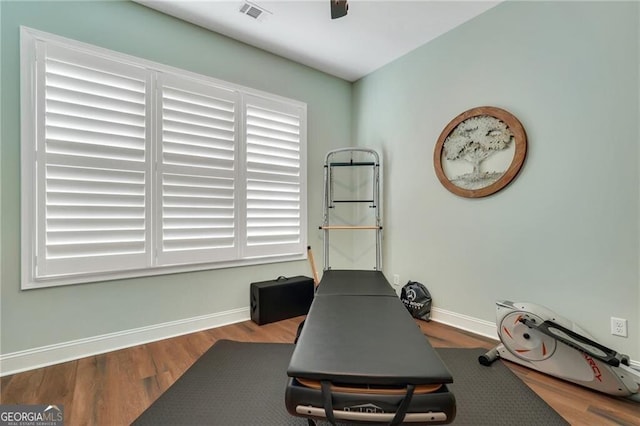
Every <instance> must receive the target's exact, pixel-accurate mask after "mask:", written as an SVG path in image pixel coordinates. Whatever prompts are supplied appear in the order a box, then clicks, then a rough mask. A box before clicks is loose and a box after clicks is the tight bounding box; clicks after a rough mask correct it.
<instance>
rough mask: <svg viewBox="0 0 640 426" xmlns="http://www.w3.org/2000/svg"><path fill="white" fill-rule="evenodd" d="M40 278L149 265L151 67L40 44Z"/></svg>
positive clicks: (38, 172)
mask: <svg viewBox="0 0 640 426" xmlns="http://www.w3.org/2000/svg"><path fill="white" fill-rule="evenodd" d="M37 53H38V59H39V64H40V66H39V67H38V71H37V74H36V79H37V81H38V85H39V86H40V87H41V88H42V89H41V90H40V91H39V93H38V98H37V101H36V102H37V105H38V108H39V110H40V112H41V114H42V117H43V118H44V120H42V122H41V123H39V124H40V126H39V129H38V130H39V133H38V135H37V152H38V160H39V161H38V163H37V181H38V183H39V186H38V194H37V225H36V226H37V228H38V234H37V259H38V260H37V262H36V267H37V273H38V274H39V275H43V276H49V275H53V276H55V275H60V274H84V273H88V272H102V271H111V270H113V269H114V268H118V269H120V270H122V269H133V268H142V267H145V266H147V265H148V260H149V252H148V246H147V240H148V233H149V228H148V216H147V200H148V196H147V189H146V185H147V183H148V169H147V163H148V162H147V156H148V147H147V132H146V129H145V126H146V123H145V122H146V115H147V89H148V87H147V85H148V84H147V80H146V78H147V77H146V73H145V70H144V69H142V68H139V67H134V66H131V65H125V64H122V63H118V62H114V61H108V60H106V61H105V60H103V59H102V58H100V57H98V56H93V55H90V54H87V53H81V52H79V51H75V50H73V49H69V48H65V47H60V46H56V45H48V46H44V45H40V46H39V49H38V52H37Z"/></svg>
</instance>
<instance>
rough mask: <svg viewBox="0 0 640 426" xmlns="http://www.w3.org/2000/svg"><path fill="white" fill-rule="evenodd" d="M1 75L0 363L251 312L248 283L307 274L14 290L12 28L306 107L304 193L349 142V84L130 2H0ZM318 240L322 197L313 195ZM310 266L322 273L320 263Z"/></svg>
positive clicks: (262, 270)
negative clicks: (89, 340)
mask: <svg viewBox="0 0 640 426" xmlns="http://www.w3.org/2000/svg"><path fill="white" fill-rule="evenodd" d="M0 8H1V9H0V10H1V13H0V16H1V19H2V20H1V23H2V26H1V27H2V28H1V33H0V36H1V38H2V41H1V43H2V44H1V49H2V52H1V61H2V63H1V65H2V75H1V78H2V80H1V82H2V99H1V101H2V104H1V107H2V109H1V111H2V116H1V119H2V128H1V131H2V133H1V137H2V146H1V155H0V158H1V161H2V162H1V175H0V176H1V197H2V200H1V204H2V209H3V210H2V216H1V221H2V222H1V238H2V239H1V243H2V264H1V267H2V271H1V274H0V276H1V288H0V291H1V296H2V297H1V298H0V299H1V301H0V310H1V317H0V327H1V329H0V335H1V342H0V344H1V352H2V353H3V354H7V353H12V352H15V351H20V350H25V349H29V348H37V347H41V346H44V345H49V344H56V343H62V342H67V341H71V340H75V339H80V338H85V337H91V336H97V335H102V334H105V333H111V332H118V331H123V330H130V329H135V328H138V327H144V326H147V325H153V324H159V323H164V322H169V321H174V320H180V319H186V318H191V317H197V316H200V315H207V314H212V313H217V312H225V311H228V310H232V309H237V308H243V307H247V306H248V303H249V283H250V282H252V281H262V280H267V279H272V278H275V277H277V276H279V275H298V274H305V275H308V276H310V275H311V272H310V269H309V266H308V264H307V263H306V262H288V263H281V264H274V265H269V266H259V267H245V268H232V269H224V270H217V271H206V272H195V273H188V274H180V275H167V276H160V277H152V278H140V279H131V280H121V281H113V282H109V283H95V284H85V285H75V286H66V287H59V288H50V289H41V290H30V291H20V290H19V288H20V270H19V264H20V250H19V248H20V239H19V237H20V233H19V230H20V184H19V182H20V180H19V178H20V171H19V170H20V168H19V167H20V166H19V160H20V156H19V147H20V132H19V129H20V116H19V106H20V99H19V81H20V80H19V79H20V74H19V25H25V26H28V27H32V28H35V29H38V30H42V31H47V32H51V33H54V34H57V35H60V36H63V37H68V38H72V39H76V40H79V41H82V42H86V43H91V44H94V45H97V46H100V47H104V48H108V49H112V50H116V51H119V52H123V53H126V54H130V55H135V56H138V57H141V58H144V59H148V60H151V61H156V62H160V63H164V64H168V65H171V66H175V67H179V68H183V69H187V70H190V71H193V72H197V73H201V74H205V75H209V76H212V77H215V78H219V79H222V80H226V81H229V82H233V83H236V84H240V85H245V86H248V87H252V88H255V89H260V90H265V91H268V92H270V93H275V94H277V95H281V96H286V97H290V98H293V99H297V100H300V101H303V102H306V103H307V108H308V123H309V124H308V164H309V173H308V179H309V187H310V188H321V187H322V161H323V158H324V154H325V151H326V150H327V149H329V147H331V146H335V147H338V146H344V145H345V144H347V143H348V139H349V136H350V134H351V127H350V126H351V85H350V83H348V82H346V81H343V80H341V79H338V78H334V77H331V76H328V75H326V74H323V73H320V72H318V71H315V70H312V69H310V68H308V67H305V66H303V65H300V64H296V63H294V62H291V61H288V60H285V59H283V58H281V57H278V56H275V55H271V54H269V53H266V52H264V51H262V50H259V49H255V48H252V47H250V46H248V45H245V44H242V43H239V42H236V41H233V40H231V39H228V38H226V37H223V36H220V35H217V34H215V33H212V32H210V31H207V30H204V29H202V28H199V27H196V26H193V25H190V24H187V23H185V22H182V21H180V20H177V19H174V18H171V17H169V16H166V15H163V14H161V13H159V12H156V11H153V10H151V9H148V8H146V7H144V6H141V5H139V4H136V3H133V2H122V1H93V2H59V1H50V2H46V1H45V2H32V1H27V2H7V1H1V2H0ZM308 201H309V206H308V208H309V229H310V232H309V241H310V242H311V243H313V244H314V248H317V249H318V250H316V251H319V248H320V246H319V245H318V246H317V247H316V246H315V245H316V244H317V241H318V231H317V229H316V226H317V224H319V223H320V222H321V208H322V207H321V206H322V204H321V202H322V197H321V193H320V194H319V193H318V192H317V191H311V193H310V195H309V200H308ZM317 257H318V258H319V259H317V261H318V262H319V264H320V265H321V264H322V263H321V262H322V259H321V255H320V253H318V254H317Z"/></svg>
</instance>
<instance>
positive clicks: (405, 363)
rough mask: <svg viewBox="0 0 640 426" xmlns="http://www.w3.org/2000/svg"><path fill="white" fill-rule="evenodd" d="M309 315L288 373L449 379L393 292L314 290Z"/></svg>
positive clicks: (371, 380) (379, 380)
mask: <svg viewBox="0 0 640 426" xmlns="http://www.w3.org/2000/svg"><path fill="white" fill-rule="evenodd" d="M361 272H362V271H360V273H361ZM320 288H322V285H320ZM309 318H311V319H312V320H307V322H306V323H305V326H304V328H303V329H302V333H301V335H300V338H299V340H298V344H297V345H296V348H295V350H294V352H293V356H292V357H291V362H290V364H289V368H288V370H287V374H288V375H289V377H297V378H304V379H310V380H330V381H331V382H333V383H346V384H360V385H363V384H367V385H406V384H415V385H418V384H443V383H451V382H453V379H452V377H451V373H449V371H448V370H447V368H446V366H445V365H444V364H443V363H442V361H441V360H440V358H439V357H438V355H437V354H436V352H435V350H434V349H433V347H432V346H431V344H430V343H429V342H428V341H427V338H426V337H425V336H424V335H423V334H422V332H421V331H420V329H419V327H418V326H417V324H416V323H415V321H414V320H413V318H412V317H411V315H410V314H409V312H408V311H407V310H406V308H405V307H404V305H402V303H401V302H400V301H399V300H398V298H397V297H379V296H344V295H340V296H337V295H320V293H318V294H317V295H316V298H315V300H314V301H313V304H312V305H311V309H310V311H309V316H308V319H309Z"/></svg>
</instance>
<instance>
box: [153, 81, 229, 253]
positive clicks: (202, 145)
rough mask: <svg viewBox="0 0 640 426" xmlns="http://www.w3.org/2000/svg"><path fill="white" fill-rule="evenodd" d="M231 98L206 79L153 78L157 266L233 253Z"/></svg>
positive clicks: (227, 92)
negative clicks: (156, 140) (157, 100)
mask: <svg viewBox="0 0 640 426" xmlns="http://www.w3.org/2000/svg"><path fill="white" fill-rule="evenodd" d="M237 97H238V96H237V94H236V92H234V91H231V90H225V89H220V88H218V87H214V86H211V85H210V84H204V83H201V82H197V81H190V80H185V79H184V78H182V79H181V78H178V77H176V76H172V75H166V74H163V75H161V76H160V78H159V98H160V104H161V105H160V107H159V108H158V110H159V111H160V112H161V114H160V119H159V122H160V126H161V130H160V132H159V139H160V140H159V147H160V149H159V151H158V152H159V158H158V174H159V178H160V180H161V186H160V191H161V193H160V194H159V196H158V201H159V202H160V204H161V205H160V207H159V208H160V221H161V229H160V235H159V246H158V254H157V256H158V262H159V263H160V264H162V265H164V264H179V263H193V262H212V261H225V260H230V259H233V258H235V257H236V256H237V242H236V236H237V235H236V220H237V216H236V213H235V210H236V200H235V177H236V166H235V162H236V158H237V154H236V145H237V143H236V135H237V132H236V114H237V106H236V105H237Z"/></svg>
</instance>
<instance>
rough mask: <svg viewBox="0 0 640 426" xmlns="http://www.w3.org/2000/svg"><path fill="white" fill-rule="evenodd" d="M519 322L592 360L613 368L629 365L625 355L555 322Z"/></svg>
mask: <svg viewBox="0 0 640 426" xmlns="http://www.w3.org/2000/svg"><path fill="white" fill-rule="evenodd" d="M519 321H520V322H521V323H523V324H524V325H526V326H527V327H529V328H532V329H535V330H538V331H539V332H541V333H543V334H546V335H547V336H551V337H553V338H554V339H557V340H559V341H561V342H562V343H564V344H565V345H567V346H570V347H572V348H574V349H577V350H578V351H580V352H584V353H586V354H588V355H589V356H591V357H592V358H596V359H599V360H600V361H602V362H605V363H607V364H609V365H611V366H612V367H618V366H620V363H621V362H622V363H623V364H626V365H628V362H629V361H628V358H627V357H626V356H625V355H621V354H619V353H617V352H616V351H614V350H613V349H610V348H608V347H606V346H603V345H601V344H600V343H598V342H594V341H593V340H591V339H589V338H587V337H585V336H583V335H581V334H578V333H576V332H575V331H572V330H569V329H568V328H566V327H563V326H561V325H560V324H556V323H555V322H553V321H550V320H546V321H544V322H543V323H541V324H539V323H537V322H536V321H535V320H534V319H532V318H527V317H526V316H525V317H522V318H520V319H519ZM625 361H626V362H625Z"/></svg>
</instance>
